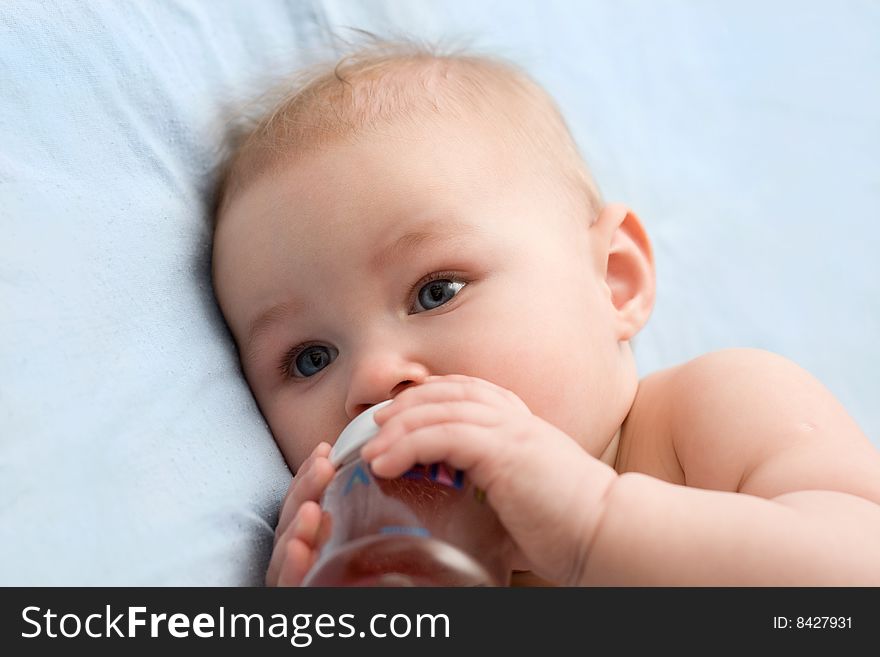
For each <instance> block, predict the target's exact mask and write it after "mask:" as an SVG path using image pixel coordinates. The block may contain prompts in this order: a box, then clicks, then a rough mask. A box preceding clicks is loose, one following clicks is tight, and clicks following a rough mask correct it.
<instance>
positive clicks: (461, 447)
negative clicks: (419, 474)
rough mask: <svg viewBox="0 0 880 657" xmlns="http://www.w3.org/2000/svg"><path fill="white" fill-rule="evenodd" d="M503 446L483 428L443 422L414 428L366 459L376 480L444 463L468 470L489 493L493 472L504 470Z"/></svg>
mask: <svg viewBox="0 0 880 657" xmlns="http://www.w3.org/2000/svg"><path fill="white" fill-rule="evenodd" d="M504 452H505V450H504V445H503V443H502V442H501V441H500V440H499V439H498V433H497V432H495V431H492V430H486V429H485V428H483V427H480V426H477V425H474V424H468V423H461V422H445V423H442V424H434V425H431V426H427V427H423V428H421V429H416V430H415V431H413V432H411V433H409V434H407V436H406V439H405V440H398V441H395V442H394V443H393V444H391V445H390V446H389V447H388V448H387V449H386V451H385V452H383V453H382V454H381V455H379V456H377V457H375V458H374V459H371V460H370V459H368V460H369V461H370V468H371V469H372V471H373V472H374V473H375V474H376V475H377V476H379V477H386V478H394V477H399V476H400V475H402V474H403V473H404V472H406V471H407V470H409V469H410V468H411V467H412V466H414V465H415V464H416V463H447V464H449V465H451V466H452V467H454V468H457V469H459V470H466V471H468V475H469V476H470V478H471V480H472V481H473V482H474V484H475V485H476V486H477V487H479V488H482V489H483V490H485V491H486V492H487V493H488V492H489V488H490V487H491V483H492V480H493V478H494V474H493V473H494V472H497V471H498V470H500V469H503V468H504V462H503V461H504V458H505V457H504Z"/></svg>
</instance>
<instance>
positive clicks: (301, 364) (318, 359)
mask: <svg viewBox="0 0 880 657" xmlns="http://www.w3.org/2000/svg"><path fill="white" fill-rule="evenodd" d="M338 355H339V352H338V351H337V350H336V349H334V348H333V347H324V346H321V345H309V346H306V347H302V348H300V347H294V348H293V349H292V350H291V351H290V352H288V354H287V356H286V357H285V359H284V362H283V363H282V366H281V369H282V372H283V373H284V374H286V375H287V376H288V377H298V378H304V377H310V376H314V375H315V374H317V373H318V372H320V371H321V370H323V369H324V368H325V367H327V366H328V365H329V364H330V363H332V362H333V361H334V360H335V359H336V356H338Z"/></svg>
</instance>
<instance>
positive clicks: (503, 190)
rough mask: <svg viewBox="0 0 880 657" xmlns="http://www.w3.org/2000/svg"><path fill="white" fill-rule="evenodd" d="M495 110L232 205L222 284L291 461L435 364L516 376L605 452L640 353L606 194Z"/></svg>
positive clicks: (312, 161)
mask: <svg viewBox="0 0 880 657" xmlns="http://www.w3.org/2000/svg"><path fill="white" fill-rule="evenodd" d="M530 166H531V164H530V160H529V158H527V157H523V156H522V155H521V154H518V153H517V151H516V148H515V147H514V146H513V145H511V144H507V143H505V139H504V137H503V135H498V134H496V131H495V129H494V128H493V127H491V126H485V125H479V124H476V123H474V124H473V125H462V124H458V125H451V124H444V125H440V126H438V127H437V128H436V129H432V130H430V131H423V132H420V133H418V134H415V133H414V132H411V133H410V134H409V135H407V136H401V135H400V134H399V131H397V132H396V136H394V137H389V136H387V135H377V136H376V137H375V138H373V137H372V136H361V138H360V139H359V140H358V141H357V142H356V143H354V144H351V143H337V144H334V145H331V146H329V147H327V148H325V149H324V150H322V151H321V152H320V153H318V154H315V155H309V156H307V157H306V158H305V159H302V160H300V161H298V162H296V163H293V164H291V165H290V166H288V167H286V168H285V169H283V170H282V171H281V172H280V173H278V174H272V175H269V174H267V175H264V176H263V177H262V178H260V179H258V180H257V181H256V182H255V183H253V185H251V186H250V187H249V188H248V189H247V190H246V191H245V192H244V193H243V194H242V195H241V196H240V197H238V198H237V199H236V200H235V202H234V203H233V204H232V206H231V207H230V208H229V210H228V211H227V212H226V213H225V214H224V216H223V218H222V220H221V222H220V225H219V226H218V229H217V234H216V236H215V245H214V277H215V279H214V285H215V289H216V292H217V297H218V299H219V302H220V305H221V307H222V310H223V312H224V315H225V317H226V319H227V321H228V323H229V326H230V328H231V330H232V332H233V334H234V336H235V339H236V342H237V344H238V347H239V351H240V355H241V359H242V366H243V369H244V372H245V375H246V377H247V380H248V382H249V384H250V386H251V389H252V390H253V393H254V395H255V397H256V400H257V402H258V403H259V406H260V409H261V410H262V412H263V414H264V416H265V417H266V419H267V421H268V423H269V425H270V427H271V429H272V432H273V434H274V436H275V439H276V440H277V442H278V444H279V446H280V448H281V450H282V452H283V454H284V456H285V458H286V460H287V462H288V464H289V465H290V467H291V468H293V469H294V470H295V469H296V468H298V467H299V465H300V464H301V463H302V461H303V460H304V459H305V457H306V456H308V454H309V453H310V452H311V450H312V449H313V448H314V446H315V445H316V444H318V443H319V442H321V441H328V442H331V443H332V442H333V441H334V440H335V438H336V436H337V435H338V434H339V432H340V431H341V430H342V429H343V427H344V426H345V425H346V424H347V423H348V422H349V421H350V420H351V419H352V418H354V417H355V416H356V415H357V414H359V413H360V412H361V411H363V410H364V409H366V408H367V407H369V406H371V405H373V404H376V403H378V402H381V401H383V400H385V399H389V398H391V397H393V396H395V395H396V394H397V393H399V392H400V391H401V390H403V389H405V388H406V387H408V386H410V385H413V384H418V383H419V382H420V381H421V380H423V379H424V378H425V377H426V376H428V375H443V374H465V375H469V376H474V377H480V378H483V379H487V380H489V381H492V382H494V383H496V384H498V385H500V386H503V387H505V388H507V389H509V390H511V391H513V392H514V393H516V394H517V395H518V396H519V397H520V398H521V399H522V400H523V401H524V402H525V403H526V404H527V405H528V406H529V408H530V409H531V410H532V412H533V413H534V414H536V415H538V416H540V417H542V418H544V419H545V420H548V421H549V422H551V423H552V424H554V425H556V426H557V427H559V428H560V429H562V430H563V431H565V432H567V433H568V434H569V435H570V436H572V437H573V438H575V439H576V440H578V442H580V443H581V444H582V445H583V446H584V447H585V448H586V449H587V450H588V451H589V452H590V453H592V454H594V455H597V454H598V453H599V452H600V451H601V448H602V446H604V444H605V443H607V440H608V438H609V436H611V435H613V433H614V431H616V429H617V428H618V426H619V424H620V421H621V420H622V417H623V416H624V415H625V412H626V409H625V408H623V406H622V403H623V402H622V399H623V397H625V396H626V389H628V388H629V387H630V385H631V381H630V379H631V375H632V373H631V372H630V371H629V370H628V369H627V368H626V367H625V366H624V365H623V363H624V362H625V361H624V360H623V359H622V358H621V352H620V343H619V340H618V336H617V335H615V331H614V328H613V321H612V314H613V311H614V308H613V305H612V302H611V295H610V292H609V288H608V286H607V285H606V283H605V279H604V272H603V271H602V270H603V268H604V265H603V264H602V263H600V262H597V261H598V260H601V258H597V257H596V252H597V250H596V248H595V246H594V245H593V244H592V238H593V235H592V234H591V231H592V229H591V228H590V227H589V225H588V224H589V217H588V214H587V213H588V209H587V208H586V207H584V208H583V209H582V210H580V209H575V210H573V209H572V203H571V201H568V200H566V198H565V197H564V196H562V195H561V194H560V193H559V192H558V191H556V190H555V189H550V188H549V186H548V185H543V184H538V183H537V182H536V180H537V179H538V176H537V175H536V172H535V171H532V170H530Z"/></svg>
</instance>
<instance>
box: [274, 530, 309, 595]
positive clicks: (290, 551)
mask: <svg viewBox="0 0 880 657" xmlns="http://www.w3.org/2000/svg"><path fill="white" fill-rule="evenodd" d="M285 550H286V555H285V556H286V558H285V559H284V561H283V563H282V564H281V567H280V569H279V571H278V575H277V579H276V580H275V581H273V582H271V583H270V582H269V579H268V576H267V579H266V585H267V586H299V585H300V584H301V583H302V581H303V579H304V578H305V576H306V573H308V572H309V569H310V568H311V567H312V564H313V563H314V558H315V557H314V551H313V550H312V549H311V548H310V547H309V546H307V545H306V544H305V543H303V542H302V541H300V540H297V539H295V540H293V541H291V542H290V543H288V544H287V545H286V546H285Z"/></svg>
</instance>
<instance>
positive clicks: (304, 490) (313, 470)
mask: <svg viewBox="0 0 880 657" xmlns="http://www.w3.org/2000/svg"><path fill="white" fill-rule="evenodd" d="M335 472H336V470H335V469H334V468H333V465H332V464H331V463H330V461H329V460H328V459H327V457H326V456H316V457H315V459H314V461H313V462H312V463H311V464H310V467H309V468H308V469H305V470H301V471H300V472H299V473H298V474H297V478H298V479H299V480H298V481H297V480H296V478H295V480H294V482H293V484H292V485H291V489H290V493H289V495H288V498H287V499H286V500H285V502H284V506H283V507H282V508H281V514H280V517H279V518H278V526H277V527H276V529H275V536H276V542H277V537H278V536H279V535H280V534H283V533H284V532H285V531H286V530H287V526H288V524H289V523H290V521H291V519H292V518H293V517H294V515H296V513H297V511H298V510H299V508H300V507H301V506H302V504H303V503H304V502H309V501H312V502H317V501H318V500H320V499H321V495H322V493H323V492H324V489H325V488H327V484H329V483H330V480H331V479H333V475H334V473H335Z"/></svg>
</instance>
